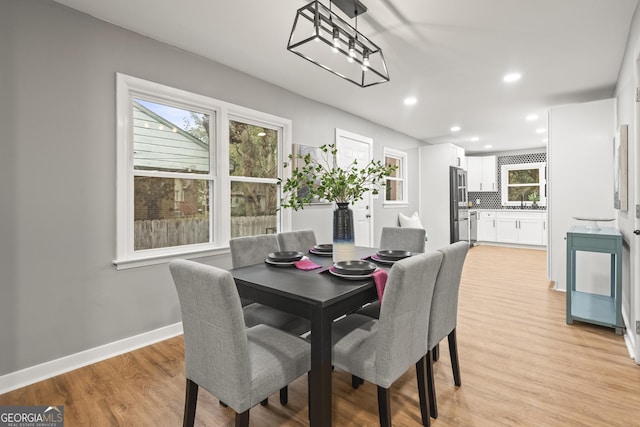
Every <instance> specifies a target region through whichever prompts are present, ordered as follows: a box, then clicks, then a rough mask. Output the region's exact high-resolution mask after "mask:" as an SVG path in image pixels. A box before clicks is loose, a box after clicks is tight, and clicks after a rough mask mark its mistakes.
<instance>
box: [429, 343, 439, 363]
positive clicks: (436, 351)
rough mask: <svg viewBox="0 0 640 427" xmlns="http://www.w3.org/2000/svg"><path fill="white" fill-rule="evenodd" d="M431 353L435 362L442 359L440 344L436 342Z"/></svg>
mask: <svg viewBox="0 0 640 427" xmlns="http://www.w3.org/2000/svg"><path fill="white" fill-rule="evenodd" d="M431 355H432V356H431V357H433V361H434V362H437V361H438V360H439V359H440V344H436V346H435V347H433V350H431Z"/></svg>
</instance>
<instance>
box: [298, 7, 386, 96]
mask: <svg viewBox="0 0 640 427" xmlns="http://www.w3.org/2000/svg"><path fill="white" fill-rule="evenodd" d="M354 3H355V2H354ZM356 5H357V3H355V4H354V7H356V9H355V10H354V16H355V19H356V27H355V28H354V27H353V26H351V24H349V23H348V22H347V21H345V20H344V19H342V18H341V17H340V16H339V15H337V14H336V13H335V12H333V10H331V8H330V7H326V6H325V5H324V4H322V3H320V1H319V0H314V1H312V2H310V3H309V4H307V5H306V6H303V7H301V8H300V9H298V11H297V13H296V18H295V20H294V22H293V27H292V29H291V35H290V36H289V42H288V44H287V50H289V51H291V52H293V53H295V54H296V55H298V56H300V57H302V58H304V59H306V60H307V61H309V62H312V63H314V64H316V65H317V66H319V67H321V68H323V69H325V70H327V71H329V72H331V73H333V74H335V75H337V76H339V77H341V78H343V79H345V80H347V81H349V82H351V83H354V84H356V85H357V86H360V87H369V86H373V85H377V84H380V83H385V82H388V81H389V71H388V70H387V65H386V62H385V60H384V55H383V54H382V49H380V47H378V45H376V44H375V43H373V42H372V41H371V40H369V38H367V37H366V36H365V35H363V34H362V33H360V32H359V31H358V30H357V26H358V12H359V9H358V7H359V6H362V5H361V4H359V5H357V6H356ZM330 6H331V3H330ZM360 10H363V9H360ZM364 10H365V11H366V8H365V9H364ZM363 13H364V12H363ZM338 53H340V54H342V55H338Z"/></svg>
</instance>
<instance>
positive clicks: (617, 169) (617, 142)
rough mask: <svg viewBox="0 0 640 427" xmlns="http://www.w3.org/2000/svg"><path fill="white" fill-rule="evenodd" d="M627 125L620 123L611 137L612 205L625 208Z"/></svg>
mask: <svg viewBox="0 0 640 427" xmlns="http://www.w3.org/2000/svg"><path fill="white" fill-rule="evenodd" d="M627 128H628V126H627V125H620V127H619V128H618V131H617V132H616V135H615V137H614V138H613V207H614V208H616V209H618V210H621V211H626V210H627V186H628V181H627V179H628V166H629V165H628V144H627V132H628V130H627Z"/></svg>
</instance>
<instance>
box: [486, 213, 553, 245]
mask: <svg viewBox="0 0 640 427" xmlns="http://www.w3.org/2000/svg"><path fill="white" fill-rule="evenodd" d="M496 223H497V230H496V239H497V241H498V242H504V243H517V244H520V245H538V246H542V245H543V244H544V234H545V233H546V230H545V228H546V224H545V221H544V213H543V212H521V211H518V212H506V211H505V212H496Z"/></svg>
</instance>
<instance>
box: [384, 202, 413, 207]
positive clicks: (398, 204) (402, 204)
mask: <svg viewBox="0 0 640 427" xmlns="http://www.w3.org/2000/svg"><path fill="white" fill-rule="evenodd" d="M408 206H409V202H384V203H383V204H382V207H384V208H406V207H408Z"/></svg>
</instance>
